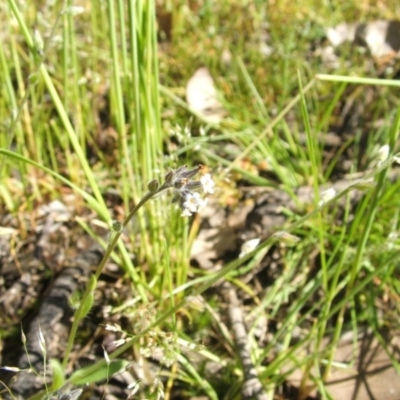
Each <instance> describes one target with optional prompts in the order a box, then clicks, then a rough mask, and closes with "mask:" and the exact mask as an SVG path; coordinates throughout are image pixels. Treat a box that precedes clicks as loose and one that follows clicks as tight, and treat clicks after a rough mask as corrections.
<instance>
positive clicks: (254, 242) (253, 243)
mask: <svg viewBox="0 0 400 400" xmlns="http://www.w3.org/2000/svg"><path fill="white" fill-rule="evenodd" d="M259 243H260V238H256V239H251V240H248V241H247V242H244V243H243V244H242V248H241V249H240V250H241V252H240V254H239V257H243V256H245V255H246V254H248V253H251V252H252V251H253V250H254V249H255V248H256V247H257V246H258V244H259Z"/></svg>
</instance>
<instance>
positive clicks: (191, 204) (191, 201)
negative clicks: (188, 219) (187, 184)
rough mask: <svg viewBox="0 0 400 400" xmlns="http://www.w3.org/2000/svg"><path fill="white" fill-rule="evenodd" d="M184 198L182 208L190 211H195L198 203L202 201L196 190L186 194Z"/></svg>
mask: <svg viewBox="0 0 400 400" xmlns="http://www.w3.org/2000/svg"><path fill="white" fill-rule="evenodd" d="M185 200H186V201H185V202H184V203H183V208H185V209H188V210H189V211H190V212H192V213H193V212H196V211H197V209H198V208H199V204H201V202H202V200H201V198H200V194H199V193H197V192H195V193H189V194H187V195H186V199H185Z"/></svg>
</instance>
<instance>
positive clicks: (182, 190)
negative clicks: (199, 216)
mask: <svg viewBox="0 0 400 400" xmlns="http://www.w3.org/2000/svg"><path fill="white" fill-rule="evenodd" d="M203 168H204V167H203V166H202V165H198V166H197V167H195V168H192V169H188V167H187V165H183V166H181V167H179V168H178V169H176V170H171V171H169V172H168V173H167V175H166V176H165V184H167V185H168V186H169V187H171V188H173V190H174V197H173V199H172V202H173V203H178V204H179V207H180V208H181V209H182V214H181V215H182V216H183V217H188V216H191V215H192V213H195V212H199V211H201V210H202V209H203V208H204V207H205V206H206V205H207V202H208V199H207V198H204V199H203V198H202V197H201V196H200V193H198V192H195V191H194V190H195V189H198V188H203V191H204V193H206V194H207V193H209V194H213V193H214V185H215V183H214V181H213V180H212V178H211V175H210V174H205V175H203V176H202V177H201V178H200V181H194V180H192V178H193V177H194V176H195V175H197V173H198V172H199V171H200V170H202V169H203Z"/></svg>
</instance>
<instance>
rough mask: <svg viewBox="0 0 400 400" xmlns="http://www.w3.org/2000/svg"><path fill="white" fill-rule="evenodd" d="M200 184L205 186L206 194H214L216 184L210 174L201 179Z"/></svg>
mask: <svg viewBox="0 0 400 400" xmlns="http://www.w3.org/2000/svg"><path fill="white" fill-rule="evenodd" d="M200 183H201V185H202V186H203V190H204V193H210V194H213V193H214V186H215V183H214V181H213V180H212V178H211V175H210V174H205V175H203V176H202V177H201V178H200Z"/></svg>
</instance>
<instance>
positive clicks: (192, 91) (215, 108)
mask: <svg viewBox="0 0 400 400" xmlns="http://www.w3.org/2000/svg"><path fill="white" fill-rule="evenodd" d="M186 101H187V102H188V104H189V107H190V108H191V109H192V110H193V111H195V112H197V113H198V114H200V115H202V116H203V118H204V119H205V120H206V121H207V122H211V123H218V122H220V121H221V120H222V119H223V118H224V116H225V115H226V110H225V109H224V108H223V107H222V104H221V103H220V101H219V100H218V93H217V90H216V88H215V85H214V80H213V78H212V76H211V74H210V72H209V70H208V69H207V68H206V67H202V68H199V69H198V70H197V71H196V72H195V73H194V74H193V76H192V77H191V78H190V79H189V81H188V83H187V86H186Z"/></svg>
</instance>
